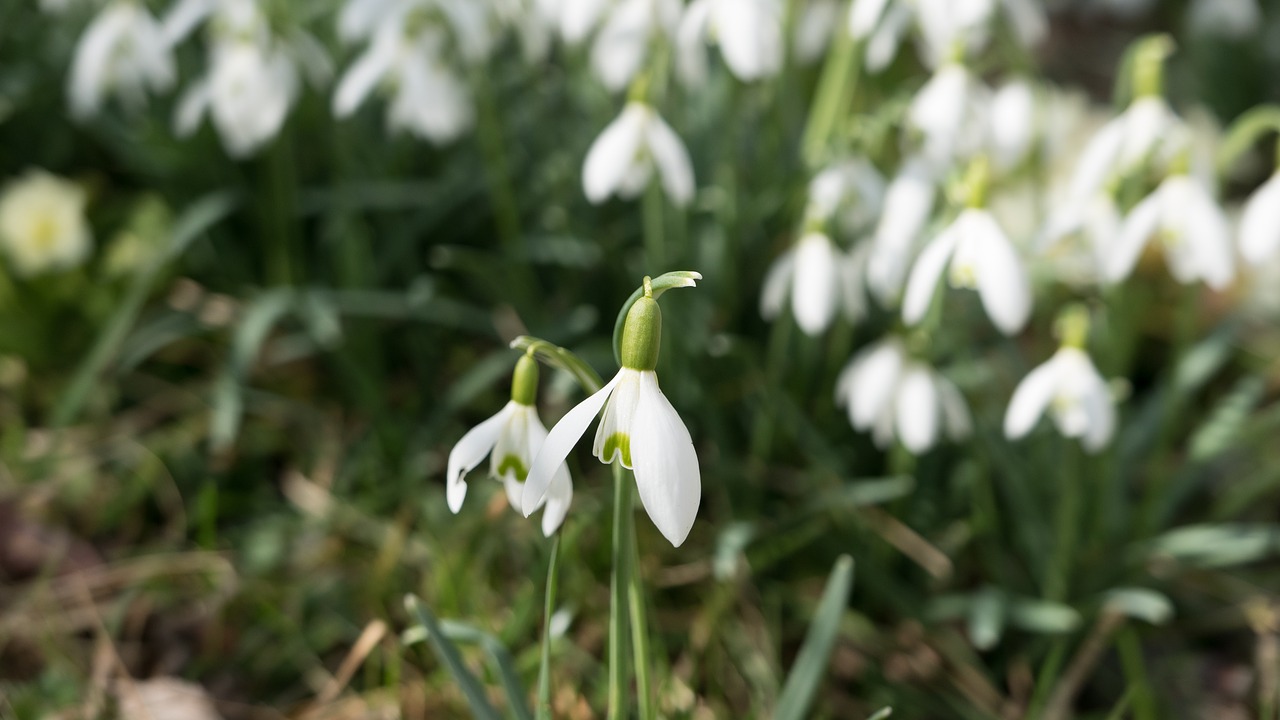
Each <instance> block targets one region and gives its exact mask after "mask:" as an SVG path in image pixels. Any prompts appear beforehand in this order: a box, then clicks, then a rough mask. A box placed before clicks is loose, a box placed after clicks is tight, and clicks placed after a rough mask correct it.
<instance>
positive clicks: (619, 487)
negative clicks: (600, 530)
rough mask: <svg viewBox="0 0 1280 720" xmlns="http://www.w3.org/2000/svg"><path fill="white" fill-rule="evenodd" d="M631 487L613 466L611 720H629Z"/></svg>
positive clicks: (619, 466) (623, 473) (616, 465)
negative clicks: (628, 656)
mask: <svg viewBox="0 0 1280 720" xmlns="http://www.w3.org/2000/svg"><path fill="white" fill-rule="evenodd" d="M633 533H634V528H632V526H631V484H630V478H628V477H627V471H626V468H624V467H622V463H619V462H615V463H613V578H612V581H611V582H610V588H609V589H610V598H609V719H610V720H622V719H623V718H626V717H627V707H629V705H630V697H629V696H630V692H629V690H630V687H629V686H630V684H631V668H630V667H628V666H627V646H628V642H627V640H628V620H629V618H628V612H627V605H628V603H627V593H628V591H629V585H630V581H631V553H630V538H631V536H632V534H633Z"/></svg>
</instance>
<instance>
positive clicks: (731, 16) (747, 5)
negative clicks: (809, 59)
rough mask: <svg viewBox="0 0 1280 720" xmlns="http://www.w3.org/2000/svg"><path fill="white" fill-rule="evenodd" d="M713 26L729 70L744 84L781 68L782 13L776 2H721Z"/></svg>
mask: <svg viewBox="0 0 1280 720" xmlns="http://www.w3.org/2000/svg"><path fill="white" fill-rule="evenodd" d="M713 17H714V22H715V24H716V37H717V38H718V40H719V42H720V52H721V54H723V55H724V61H725V64H726V65H728V66H729V70H730V71H732V72H733V74H734V75H735V76H736V77H737V78H738V79H739V80H742V81H744V82H750V81H752V80H758V79H760V78H762V77H766V76H768V75H772V74H774V73H776V72H778V69H779V68H780V67H781V66H782V13H781V8H779V7H778V6H777V5H776V4H775V3H774V2H773V0H730V1H729V2H725V0H719V2H718V3H717V4H716V5H715V10H714V14H713Z"/></svg>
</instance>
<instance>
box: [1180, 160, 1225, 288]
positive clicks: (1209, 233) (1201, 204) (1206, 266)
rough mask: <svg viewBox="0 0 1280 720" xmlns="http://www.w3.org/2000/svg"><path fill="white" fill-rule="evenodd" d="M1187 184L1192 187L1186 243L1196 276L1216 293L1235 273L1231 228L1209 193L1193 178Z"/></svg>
mask: <svg viewBox="0 0 1280 720" xmlns="http://www.w3.org/2000/svg"><path fill="white" fill-rule="evenodd" d="M1187 182H1189V183H1191V185H1190V196H1189V197H1188V199H1187V216H1186V218H1187V227H1186V239H1185V242H1186V243H1187V244H1188V245H1189V247H1190V250H1191V255H1192V257H1194V258H1195V266H1196V268H1197V273H1196V274H1197V275H1198V276H1199V277H1201V278H1203V279H1204V281H1205V284H1207V285H1208V286H1209V287H1211V288H1213V289H1214V290H1223V289H1224V288H1226V287H1227V285H1229V284H1231V281H1232V279H1234V278H1235V274H1236V270H1235V256H1234V249H1235V248H1234V245H1235V244H1234V243H1232V242H1231V226H1230V225H1229V224H1228V223H1227V217H1226V215H1224V214H1223V212H1222V208H1220V207H1218V203H1217V201H1215V200H1214V199H1213V198H1212V197H1211V196H1210V195H1209V191H1208V190H1207V189H1205V187H1204V186H1203V185H1200V184H1199V183H1197V182H1196V181H1194V180H1191V179H1190V178H1188V179H1187Z"/></svg>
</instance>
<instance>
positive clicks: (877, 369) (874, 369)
mask: <svg viewBox="0 0 1280 720" xmlns="http://www.w3.org/2000/svg"><path fill="white" fill-rule="evenodd" d="M853 362H854V363H855V364H854V366H853V370H852V375H851V379H850V390H849V400H850V404H849V413H850V417H851V418H852V419H853V426H854V428H856V429H858V430H866V429H867V428H870V427H871V426H872V424H873V423H875V422H876V419H877V418H879V417H880V416H882V415H884V414H885V411H886V409H888V408H889V406H890V403H891V400H892V398H893V392H894V389H895V388H896V387H897V385H898V378H899V377H900V375H901V373H902V367H903V364H904V363H905V362H906V354H905V352H904V351H903V348H902V344H901V343H899V342H898V341H897V340H896V339H889V340H885V341H883V342H881V343H880V344H878V345H876V346H875V347H873V348H871V349H870V350H868V351H866V352H865V354H863V355H861V356H859V357H858V358H855V359H854V361H853Z"/></svg>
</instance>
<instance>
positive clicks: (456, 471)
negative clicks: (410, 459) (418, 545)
mask: <svg viewBox="0 0 1280 720" xmlns="http://www.w3.org/2000/svg"><path fill="white" fill-rule="evenodd" d="M514 405H515V403H513V402H508V403H507V404H506V405H505V406H503V408H502V409H501V410H499V411H498V412H497V414H495V415H494V416H493V417H491V418H489V419H488V420H485V421H484V422H482V423H480V424H479V425H477V426H475V427H473V428H471V429H470V430H468V431H467V433H466V434H465V435H463V436H462V438H461V439H460V440H458V443H457V444H456V445H454V446H453V449H452V450H450V451H449V463H448V472H447V473H446V474H445V499H446V500H447V501H448V503H449V510H451V511H453V512H454V513H456V512H458V511H459V510H461V509H462V500H463V498H465V497H466V495H467V483H466V480H465V477H466V474H467V473H469V472H471V471H472V470H473V469H475V467H476V466H477V465H479V464H480V462H481V461H482V460H484V459H485V457H487V456H488V455H489V453H490V452H492V451H493V446H494V445H495V444H496V443H497V442H498V436H499V435H501V434H502V428H503V426H504V425H506V423H507V419H508V418H509V417H511V413H512V412H513V407H514Z"/></svg>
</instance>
